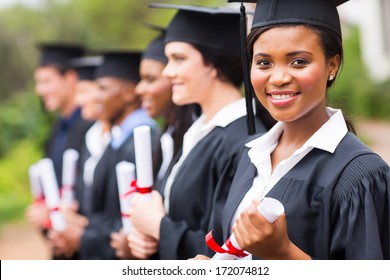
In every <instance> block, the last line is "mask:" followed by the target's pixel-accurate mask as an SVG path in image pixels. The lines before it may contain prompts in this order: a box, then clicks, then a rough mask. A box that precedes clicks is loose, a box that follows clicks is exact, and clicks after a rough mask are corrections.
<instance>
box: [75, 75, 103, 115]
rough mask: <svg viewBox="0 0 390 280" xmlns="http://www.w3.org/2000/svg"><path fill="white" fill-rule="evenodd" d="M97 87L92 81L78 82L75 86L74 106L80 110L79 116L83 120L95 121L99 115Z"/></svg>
mask: <svg viewBox="0 0 390 280" xmlns="http://www.w3.org/2000/svg"><path fill="white" fill-rule="evenodd" d="M98 96H99V94H98V87H97V84H96V83H95V82H93V81H79V82H78V84H77V91H76V98H75V102H76V105H77V106H79V107H80V108H81V115H82V117H83V119H85V120H97V119H98V118H99V114H100V113H101V106H99V105H98V102H97V100H98Z"/></svg>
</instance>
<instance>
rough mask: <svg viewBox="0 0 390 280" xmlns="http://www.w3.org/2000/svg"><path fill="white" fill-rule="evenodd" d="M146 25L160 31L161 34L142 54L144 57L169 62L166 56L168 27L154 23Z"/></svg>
mask: <svg viewBox="0 0 390 280" xmlns="http://www.w3.org/2000/svg"><path fill="white" fill-rule="evenodd" d="M145 26H146V27H148V28H150V29H153V30H156V31H158V32H160V34H159V35H158V36H157V37H155V38H154V39H153V40H152V41H151V42H150V43H149V45H148V46H147V47H146V49H145V50H144V52H143V54H142V59H153V60H157V61H161V62H162V63H164V64H167V63H168V58H167V57H166V56H165V52H164V48H165V34H166V29H165V28H163V27H159V26H155V25H152V24H145Z"/></svg>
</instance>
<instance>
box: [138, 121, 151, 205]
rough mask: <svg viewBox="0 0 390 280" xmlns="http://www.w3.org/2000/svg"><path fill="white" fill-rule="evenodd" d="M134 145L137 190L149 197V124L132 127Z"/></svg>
mask: <svg viewBox="0 0 390 280" xmlns="http://www.w3.org/2000/svg"><path fill="white" fill-rule="evenodd" d="M134 146H135V166H136V173H137V188H138V192H140V193H142V194H144V197H145V198H149V197H150V195H151V194H150V192H151V191H152V187H153V164H152V140H151V135H150V127H149V126H147V125H142V126H138V127H136V128H134Z"/></svg>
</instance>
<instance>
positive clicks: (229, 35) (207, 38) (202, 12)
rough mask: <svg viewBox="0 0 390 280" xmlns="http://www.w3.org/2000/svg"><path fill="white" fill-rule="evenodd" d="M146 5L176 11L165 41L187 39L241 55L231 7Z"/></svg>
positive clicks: (231, 53) (238, 32)
mask: <svg viewBox="0 0 390 280" xmlns="http://www.w3.org/2000/svg"><path fill="white" fill-rule="evenodd" d="M149 7H151V8H164V9H177V10H178V11H177V13H176V14H175V16H174V17H173V18H172V20H171V21H170V23H169V25H168V27H167V33H166V37H165V43H168V42H172V41H179V42H187V43H191V44H196V45H201V46H204V47H207V48H210V49H213V50H217V51H220V52H225V53H226V54H230V55H233V56H236V57H240V56H241V46H240V40H239V36H240V35H239V34H240V31H239V30H240V29H239V18H240V17H239V13H238V11H236V10H235V9H230V8H216V7H215V8H210V7H202V6H188V5H174V4H155V3H154V4H149Z"/></svg>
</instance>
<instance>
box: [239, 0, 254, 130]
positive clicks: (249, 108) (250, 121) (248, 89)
mask: <svg viewBox="0 0 390 280" xmlns="http://www.w3.org/2000/svg"><path fill="white" fill-rule="evenodd" d="M240 12H241V13H240V32H241V53H242V66H243V72H244V90H245V101H246V112H247V113H246V114H247V116H246V122H247V127H248V134H249V135H253V134H255V133H256V127H255V118H254V114H253V103H252V96H253V95H252V84H251V81H250V69H249V60H248V55H247V52H246V13H245V6H244V4H243V3H242V2H241V7H240Z"/></svg>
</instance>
